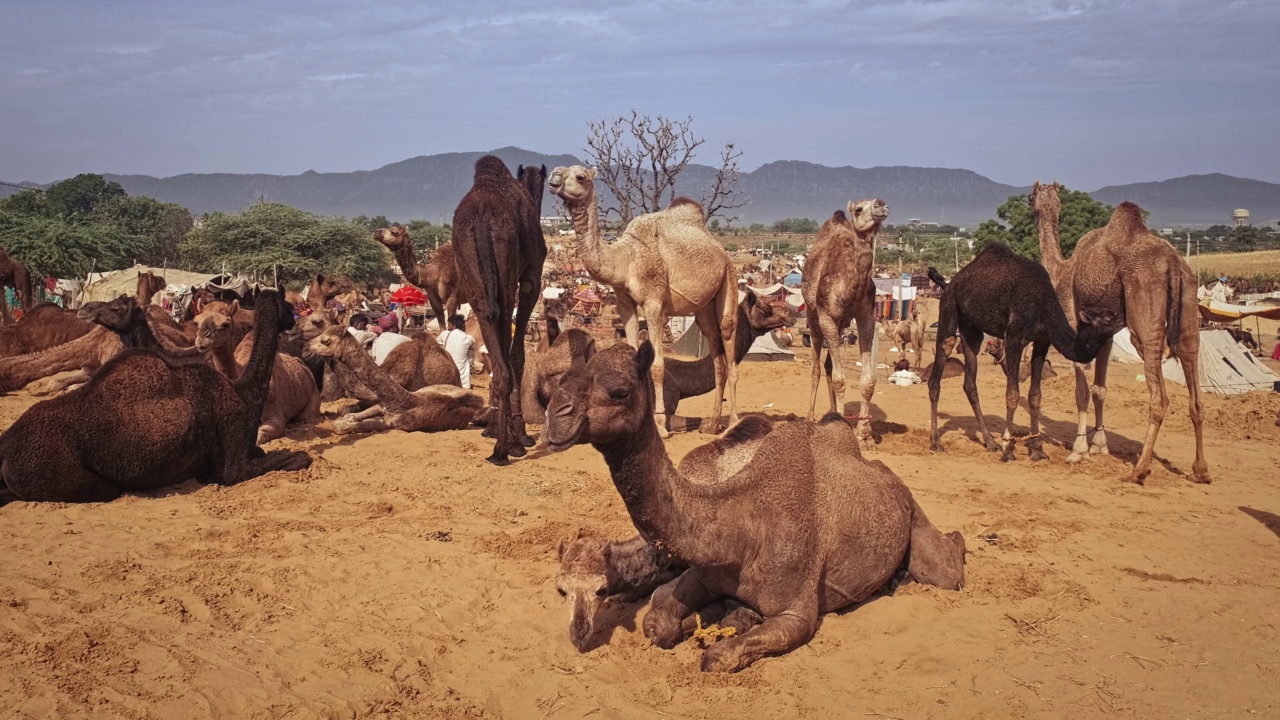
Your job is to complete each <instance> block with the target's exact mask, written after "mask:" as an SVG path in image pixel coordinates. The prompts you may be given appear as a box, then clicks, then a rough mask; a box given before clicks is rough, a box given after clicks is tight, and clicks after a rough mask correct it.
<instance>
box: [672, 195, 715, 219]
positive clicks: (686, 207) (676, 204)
mask: <svg viewBox="0 0 1280 720" xmlns="http://www.w3.org/2000/svg"><path fill="white" fill-rule="evenodd" d="M667 209H668V210H673V211H676V212H677V213H678V214H680V215H682V216H683V215H687V216H688V217H689V218H690V219H692V218H694V217H695V216H696V218H697V219H696V222H699V223H704V222H706V220H707V218H706V215H705V214H704V213H703V210H702V203H700V202H698V201H697V200H694V199H693V198H689V197H685V196H683V195H681V196H680V197H678V198H676V199H675V200H672V201H671V207H669V208H667Z"/></svg>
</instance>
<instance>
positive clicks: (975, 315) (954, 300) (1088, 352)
mask: <svg viewBox="0 0 1280 720" xmlns="http://www.w3.org/2000/svg"><path fill="white" fill-rule="evenodd" d="M929 278H930V279H931V280H933V281H934V282H935V283H937V285H938V286H939V287H941V288H942V289H943V290H942V298H941V299H940V300H939V301H938V341H937V350H936V352H935V354H934V362H933V372H932V373H930V375H929V402H930V404H931V405H932V411H931V418H930V447H931V448H932V449H933V450H934V452H942V443H941V441H940V436H939V433H938V396H939V394H940V393H941V387H942V385H941V383H942V372H943V369H944V366H945V363H946V357H947V350H946V347H945V343H946V339H947V338H949V337H951V335H953V334H954V333H955V332H956V330H957V329H959V331H960V345H961V347H962V348H963V349H964V370H965V373H964V392H965V395H966V396H968V398H969V405H970V406H971V407H973V414H974V415H975V416H976V417H977V419H978V427H979V428H981V430H982V437H983V439H984V442H985V444H986V446H987V449H988V450H991V451H993V452H994V451H996V450H999V449H1000V446H999V445H997V444H996V443H995V441H994V440H992V439H991V432H990V431H989V430H988V429H987V420H986V418H985V417H984V416H983V414H982V407H981V405H980V403H979V402H978V353H979V352H981V350H982V337H983V334H984V333H985V334H987V335H994V336H996V337H999V338H1003V339H1004V345H1005V348H1006V351H1005V361H1004V363H1003V367H1004V373H1005V377H1006V379H1007V383H1006V389H1005V395H1004V398H1005V428H1004V438H1003V439H1004V453H1003V454H1002V455H1001V456H1000V460H1001V461H1002V462H1008V461H1009V460H1012V459H1013V448H1014V444H1015V440H1014V437H1013V414H1014V413H1015V412H1016V411H1017V409H1018V398H1019V394H1020V391H1019V388H1018V385H1019V381H1018V377H1019V371H1020V368H1019V367H1018V366H1019V364H1020V361H1021V359H1022V349H1023V348H1024V347H1026V346H1027V344H1028V343H1030V344H1031V348H1032V350H1031V388H1030V390H1028V392H1027V405H1028V406H1029V407H1030V409H1031V434H1030V435H1029V436H1028V437H1027V438H1026V442H1027V450H1028V451H1029V453H1030V456H1031V459H1032V460H1044V459H1045V458H1046V457H1047V456H1046V455H1045V454H1044V443H1043V440H1042V439H1041V437H1040V379H1041V373H1042V371H1043V369H1044V360H1045V356H1047V355H1048V354H1049V346H1050V345H1052V346H1053V347H1055V348H1057V350H1058V352H1060V353H1062V354H1063V355H1064V356H1066V358H1067V359H1068V360H1072V361H1074V362H1081V363H1087V362H1090V361H1092V360H1093V358H1094V357H1095V356H1097V354H1098V350H1099V349H1100V348H1101V347H1102V344H1103V343H1104V342H1106V341H1107V340H1108V338H1109V337H1110V336H1109V335H1108V334H1107V332H1108V328H1109V327H1110V326H1111V324H1112V323H1114V322H1115V316H1114V315H1113V314H1111V313H1109V312H1106V311H1100V312H1098V313H1090V312H1088V311H1086V310H1084V309H1081V310H1080V311H1079V314H1080V323H1081V324H1080V332H1079V334H1077V333H1076V331H1075V330H1072V329H1071V324H1070V323H1068V322H1067V316H1066V315H1064V314H1063V312H1062V305H1061V304H1060V303H1059V302H1058V296H1057V294H1055V293H1054V291H1053V284H1052V283H1051V282H1050V281H1049V273H1047V272H1046V271H1045V269H1044V268H1043V267H1040V265H1038V264H1036V263H1035V262H1033V261H1031V260H1028V259H1026V258H1024V257H1021V256H1020V255H1016V254H1014V252H1013V251H1012V250H1010V249H1009V248H1008V247H1007V246H1005V245H1004V244H1002V243H998V242H993V243H989V244H988V245H987V246H986V247H984V248H983V249H982V250H981V251H980V252H979V253H978V255H977V256H976V257H975V258H974V259H973V261H972V262H970V263H969V264H968V265H965V266H964V267H963V268H961V269H960V272H958V273H956V274H955V277H953V278H951V282H950V283H948V282H947V281H946V280H945V279H944V278H943V277H942V275H940V274H939V273H938V271H937V270H934V269H933V268H929ZM1111 332H1114V331H1111Z"/></svg>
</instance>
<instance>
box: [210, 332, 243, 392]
mask: <svg viewBox="0 0 1280 720" xmlns="http://www.w3.org/2000/svg"><path fill="white" fill-rule="evenodd" d="M234 338H235V333H234V332H233V331H232V330H230V329H229V330H227V337H226V339H225V340H224V341H223V342H222V344H220V345H218V346H217V347H215V348H214V349H213V353H212V355H213V366H214V368H216V369H217V371H218V372H220V373H222V374H223V375H226V376H227V378H228V379H230V380H238V379H240V364H239V363H237V362H236V349H235V344H234V343H233V342H232V340H233V339H234Z"/></svg>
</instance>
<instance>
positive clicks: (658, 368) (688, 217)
mask: <svg viewBox="0 0 1280 720" xmlns="http://www.w3.org/2000/svg"><path fill="white" fill-rule="evenodd" d="M595 177H596V170H595V168H585V167H583V166H581V165H574V166H572V167H558V168H556V169H555V170H554V171H552V173H551V191H552V192H553V193H555V194H556V195H557V196H558V197H559V198H560V199H561V200H563V201H564V204H565V207H566V208H567V209H568V210H569V214H570V216H571V217H572V219H573V229H574V231H575V232H576V233H577V236H578V243H579V253H580V255H581V257H582V264H583V266H584V267H585V268H586V270H587V272H589V273H591V277H592V278H594V279H595V280H596V281H597V282H601V283H604V284H606V285H609V286H610V287H612V288H613V291H614V295H615V297H616V299H617V303H618V305H617V307H618V316H619V317H620V318H621V319H622V323H623V327H624V329H625V330H626V335H627V343H628V344H629V345H631V346H632V347H639V346H640V319H641V317H643V318H644V320H645V321H646V322H647V323H648V326H649V328H650V331H651V332H654V333H655V334H656V330H654V328H661V327H664V326H666V324H667V318H669V317H672V316H679V315H692V316H693V317H694V319H695V320H696V322H697V325H698V329H699V330H701V331H702V334H703V335H704V336H705V337H706V338H707V341H708V342H709V343H710V345H711V355H712V356H713V357H714V358H715V361H714V362H715V370H716V373H715V376H716V388H717V390H718V392H717V393H716V396H715V399H714V403H713V407H712V411H711V421H710V423H709V424H708V425H707V427H706V430H707V431H708V432H711V433H715V432H719V429H720V424H721V415H722V406H723V403H724V396H725V394H726V392H727V393H728V397H729V420H730V422H733V421H735V420H737V412H738V398H737V382H738V372H737V364H736V363H735V362H734V361H733V356H732V354H731V353H729V352H728V349H729V348H730V347H732V345H733V334H734V325H735V319H736V318H737V311H736V309H735V305H736V304H737V298H738V273H737V270H736V269H735V268H734V266H733V263H732V262H730V260H729V256H728V254H727V253H725V251H724V246H722V245H721V244H720V241H719V240H716V238H715V236H714V235H712V234H711V232H710V231H708V230H707V219H706V216H705V215H704V214H703V209H702V205H701V204H699V203H698V202H697V201H696V200H690V199H689V198H685V197H677V198H675V199H674V200H672V201H671V206H670V207H668V208H667V209H666V210H662V211H660V212H655V213H647V214H644V215H640V216H638V217H636V218H635V219H633V220H632V221H631V222H630V223H628V224H627V227H626V229H625V230H623V232H622V234H621V235H619V236H618V239H617V240H615V241H614V242H613V243H611V244H608V245H606V244H605V242H604V239H603V238H602V237H601V234H600V218H599V208H598V207H597V203H596V194H595V184H594V182H593V181H594V179H595ZM655 348H656V350H657V359H656V360H655V361H654V365H653V381H654V384H655V385H656V387H657V388H658V394H659V395H660V396H663V397H665V394H664V390H663V386H664V384H665V383H666V379H665V377H666V376H665V373H666V361H665V359H664V358H663V353H662V343H658V344H657V345H656V346H655ZM654 420H655V422H656V423H657V426H658V432H659V434H660V435H661V436H662V437H667V415H666V410H665V408H663V407H659V408H658V412H657V414H656V415H654Z"/></svg>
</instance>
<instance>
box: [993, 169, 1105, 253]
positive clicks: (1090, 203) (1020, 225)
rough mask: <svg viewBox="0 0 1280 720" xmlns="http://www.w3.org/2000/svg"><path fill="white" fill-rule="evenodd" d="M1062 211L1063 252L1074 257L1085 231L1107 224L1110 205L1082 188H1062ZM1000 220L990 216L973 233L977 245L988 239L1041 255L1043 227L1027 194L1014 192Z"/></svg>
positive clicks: (1060, 233)
mask: <svg viewBox="0 0 1280 720" xmlns="http://www.w3.org/2000/svg"><path fill="white" fill-rule="evenodd" d="M1059 197H1060V198H1061V201H1062V215H1061V216H1060V220H1059V225H1058V242H1059V244H1060V245H1061V247H1062V255H1063V256H1064V257H1071V253H1072V252H1073V251H1074V250H1075V247H1076V243H1077V242H1079V241H1080V238H1081V237H1082V236H1084V234H1085V233H1087V232H1089V231H1090V230H1094V229H1096V228H1100V227H1102V226H1103V225H1106V224H1107V221H1108V220H1110V219H1111V211H1112V210H1113V209H1114V208H1112V207H1111V206H1110V205H1105V204H1103V203H1100V202H1098V201H1097V200H1094V199H1093V197H1091V196H1090V195H1089V193H1087V192H1084V191H1081V190H1069V189H1067V188H1065V187H1064V188H1062V191H1061V194H1060V195H1059ZM996 216H997V217H999V218H1000V222H997V221H995V220H987V221H986V222H983V223H982V224H981V225H979V226H978V230H977V232H975V233H974V235H973V236H974V240H975V242H974V249H976V250H981V249H982V248H983V247H984V246H986V244H987V243H989V242H994V241H999V242H1003V243H1005V244H1006V245H1008V246H1009V247H1010V248H1011V249H1012V250H1013V251H1014V252H1016V253H1018V254H1019V255H1024V256H1026V257H1029V258H1032V259H1033V260H1039V259H1040V230H1039V228H1038V227H1037V226H1036V218H1035V215H1034V214H1033V213H1032V212H1031V205H1030V204H1029V203H1028V202H1027V196H1026V195H1013V196H1011V197H1010V198H1009V199H1008V200H1006V201H1005V202H1004V204H1003V205H1001V206H1000V208H999V209H998V210H996Z"/></svg>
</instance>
